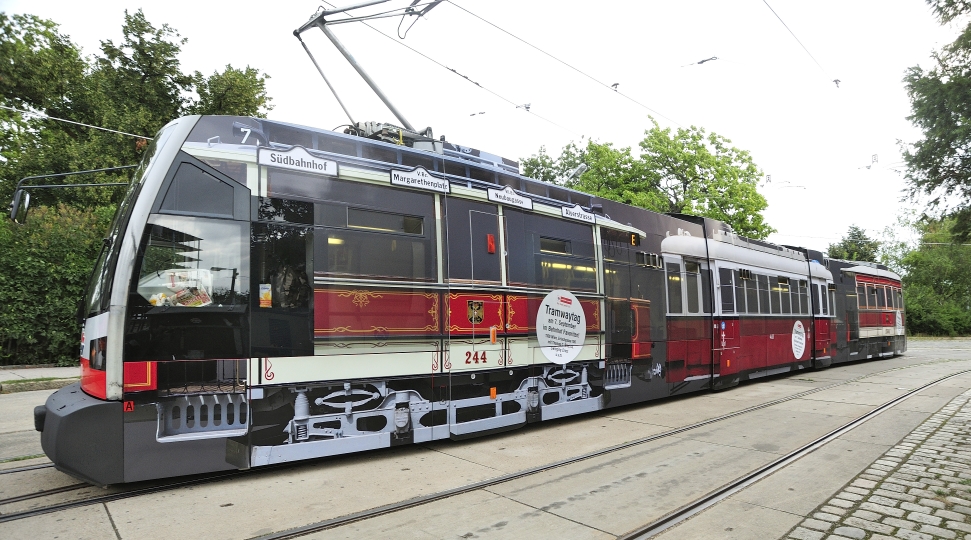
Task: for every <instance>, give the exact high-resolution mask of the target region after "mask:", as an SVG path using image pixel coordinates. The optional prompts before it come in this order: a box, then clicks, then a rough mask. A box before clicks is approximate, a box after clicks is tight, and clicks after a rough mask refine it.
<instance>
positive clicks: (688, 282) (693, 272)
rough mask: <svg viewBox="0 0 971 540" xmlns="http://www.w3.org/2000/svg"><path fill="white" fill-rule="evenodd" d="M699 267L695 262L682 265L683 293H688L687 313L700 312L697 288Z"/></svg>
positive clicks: (698, 284)
mask: <svg viewBox="0 0 971 540" xmlns="http://www.w3.org/2000/svg"><path fill="white" fill-rule="evenodd" d="M700 270H701V265H699V264H698V263H696V262H688V261H685V263H684V286H685V291H686V292H687V293H688V294H687V297H688V313H698V312H700V311H701V306H700V305H699V302H698V300H699V295H698V287H699V286H700V285H701V283H700V281H701V280H699V279H698V278H699V277H700Z"/></svg>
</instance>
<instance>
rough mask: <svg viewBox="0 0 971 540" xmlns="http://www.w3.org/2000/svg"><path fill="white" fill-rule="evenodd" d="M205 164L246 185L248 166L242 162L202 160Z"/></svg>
mask: <svg viewBox="0 0 971 540" xmlns="http://www.w3.org/2000/svg"><path fill="white" fill-rule="evenodd" d="M200 159H201V161H202V162H203V163H205V164H206V165H209V166H210V167H212V168H213V169H216V170H217V171H219V172H221V173H223V174H225V175H226V176H228V177H230V178H232V179H233V180H235V181H237V182H239V183H240V184H242V185H244V186H245V185H246V164H245V163H243V162H242V161H231V160H222V159H205V158H200Z"/></svg>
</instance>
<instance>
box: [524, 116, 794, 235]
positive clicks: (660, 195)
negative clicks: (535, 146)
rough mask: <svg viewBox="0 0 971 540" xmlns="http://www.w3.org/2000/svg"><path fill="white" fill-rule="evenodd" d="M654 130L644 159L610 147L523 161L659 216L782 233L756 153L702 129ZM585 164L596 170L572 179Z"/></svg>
mask: <svg viewBox="0 0 971 540" xmlns="http://www.w3.org/2000/svg"><path fill="white" fill-rule="evenodd" d="M651 121H652V123H653V126H652V127H651V128H650V129H648V130H647V131H646V132H645V134H644V135H645V136H644V139H643V140H642V141H641V142H640V154H639V155H638V156H636V157H635V156H634V155H633V153H632V151H631V149H630V148H619V149H618V148H614V147H613V145H611V144H610V143H598V142H595V141H592V140H591V141H587V144H586V145H585V146H579V145H577V144H576V143H570V144H568V145H567V146H565V147H564V148H563V151H562V152H561V154H560V156H559V157H558V158H556V159H553V158H552V157H551V156H549V154H547V153H546V149H545V148H540V150H539V152H538V153H537V154H534V155H533V156H531V157H529V158H526V159H524V160H522V163H523V173H524V174H525V175H526V176H530V177H533V178H536V179H538V180H544V181H547V182H555V183H560V184H563V185H566V186H567V187H570V188H573V189H577V190H579V191H584V192H587V193H590V194H592V195H597V196H598V197H603V198H605V199H610V200H614V201H618V202H623V203H626V204H630V205H634V206H639V207H642V208H646V209H648V210H653V211H655V212H672V213H685V214H694V215H699V216H705V217H710V218H713V219H718V220H721V221H724V222H726V223H728V224H729V225H731V226H732V228H733V229H735V231H736V232H738V233H739V234H742V235H745V236H749V237H752V238H759V239H762V238H765V237H766V236H768V235H769V234H771V233H772V232H775V229H773V228H772V227H770V226H769V225H768V224H767V223H766V222H765V219H764V217H763V216H762V211H763V210H765V209H766V207H768V203H767V202H766V200H765V197H763V196H762V195H761V194H759V192H758V189H757V188H758V182H759V179H760V178H761V177H762V173H761V171H760V170H759V168H758V167H757V166H756V165H755V162H754V161H753V160H752V157H751V155H750V154H749V153H748V152H747V151H745V150H739V149H738V148H735V147H733V146H731V141H730V140H728V139H726V138H724V137H722V136H721V135H718V134H715V133H707V132H706V131H705V130H704V129H702V128H697V127H694V126H692V127H690V128H678V130H677V131H674V132H672V130H671V129H670V128H665V129H662V128H661V127H660V126H659V125H658V124H657V122H655V121H654V120H653V119H652V120H651ZM581 163H585V164H586V165H587V166H588V167H589V168H588V169H587V170H586V171H585V172H583V173H582V174H580V175H579V176H578V177H575V178H572V177H570V173H571V172H572V171H575V170H576V167H577V166H578V165H580V164H581Z"/></svg>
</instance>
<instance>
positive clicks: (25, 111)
mask: <svg viewBox="0 0 971 540" xmlns="http://www.w3.org/2000/svg"><path fill="white" fill-rule="evenodd" d="M0 109H7V110H9V111H15V112H19V113H21V114H29V115H31V116H39V117H41V118H47V119H49V120H57V121H58V122H66V123H68V124H74V125H76V126H83V127H88V128H91V129H100V130H101V131H107V132H110V133H117V134H119V135H127V136H129V137H136V138H138V139H147V140H152V139H153V137H146V136H145V135H135V134H134V133H126V132H124V131H118V130H116V129H108V128H103V127H99V126H92V125H91V124H85V123H83V122H75V121H74V120H65V119H64V118H57V117H55V116H51V115H49V114H44V113H41V112H34V111H27V110H24V109H18V108H16V107H8V106H6V105H0Z"/></svg>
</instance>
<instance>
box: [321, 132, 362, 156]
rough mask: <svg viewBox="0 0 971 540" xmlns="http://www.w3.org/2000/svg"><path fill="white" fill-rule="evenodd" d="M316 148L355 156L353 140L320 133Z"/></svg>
mask: <svg viewBox="0 0 971 540" xmlns="http://www.w3.org/2000/svg"><path fill="white" fill-rule="evenodd" d="M317 144H318V150H323V151H324V152H331V153H334V154H342V155H345V156H355V157H356V156H357V144H356V143H354V142H353V141H347V140H344V139H339V138H337V137H328V136H326V135H320V136H319V138H318V139H317Z"/></svg>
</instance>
